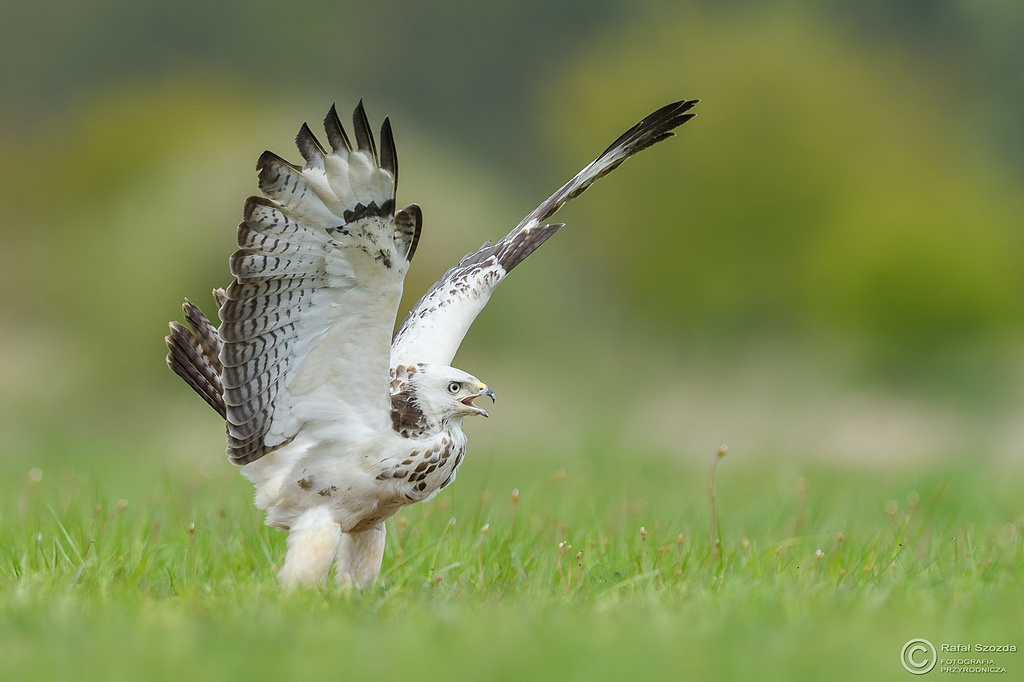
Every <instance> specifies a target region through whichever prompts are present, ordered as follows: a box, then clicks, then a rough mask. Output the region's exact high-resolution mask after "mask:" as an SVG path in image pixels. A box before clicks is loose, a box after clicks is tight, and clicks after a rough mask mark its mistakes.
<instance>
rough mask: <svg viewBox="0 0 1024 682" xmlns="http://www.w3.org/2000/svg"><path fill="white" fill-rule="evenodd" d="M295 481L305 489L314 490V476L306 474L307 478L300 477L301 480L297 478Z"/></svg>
mask: <svg viewBox="0 0 1024 682" xmlns="http://www.w3.org/2000/svg"><path fill="white" fill-rule="evenodd" d="M295 482H296V483H297V484H298V486H299V487H300V488H302V489H303V490H312V489H313V477H312V476H306V477H305V478H300V479H299V480H297V481H295Z"/></svg>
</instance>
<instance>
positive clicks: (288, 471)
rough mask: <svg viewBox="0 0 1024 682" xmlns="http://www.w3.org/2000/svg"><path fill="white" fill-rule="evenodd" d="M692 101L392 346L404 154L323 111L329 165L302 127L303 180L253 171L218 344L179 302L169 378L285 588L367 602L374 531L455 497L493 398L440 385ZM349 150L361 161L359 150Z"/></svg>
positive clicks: (408, 234)
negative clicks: (564, 224) (275, 536)
mask: <svg viewBox="0 0 1024 682" xmlns="http://www.w3.org/2000/svg"><path fill="white" fill-rule="evenodd" d="M695 104H696V100H688V101H680V102H676V103H673V104H670V105H668V106H666V107H663V108H661V109H659V110H658V111H656V112H654V113H653V114H651V115H650V116H648V117H647V118H645V119H644V120H642V121H641V122H640V123H638V124H637V125H635V126H633V127H632V128H630V129H629V130H628V131H626V133H624V134H623V135H622V136H620V137H619V138H618V139H617V140H616V141H615V142H613V143H612V145H611V146H609V147H608V148H607V149H606V150H605V151H604V153H602V154H601V155H600V156H599V157H598V158H597V159H595V160H594V161H593V162H591V163H590V164H588V165H587V166H586V167H585V168H584V169H583V170H582V171H580V172H579V173H578V174H577V175H576V176H575V177H573V178H572V179H571V180H570V181H569V182H567V183H566V184H565V185H563V186H562V187H561V188H559V190H558V191H557V192H555V193H554V194H553V195H551V197H549V198H548V199H547V200H546V201H544V202H543V203H541V204H540V206H538V207H537V208H536V209H534V210H533V211H532V212H530V213H529V214H528V215H527V216H526V217H525V218H524V219H523V221H522V222H520V223H519V225H517V226H516V227H515V228H513V229H512V231H511V232H509V233H508V234H507V235H505V237H503V238H502V239H501V240H499V241H498V242H497V243H496V244H490V243H488V244H485V245H484V246H483V247H481V248H480V249H479V250H478V251H476V252H474V253H471V254H469V255H467V256H466V257H465V258H463V259H462V260H461V261H460V262H459V263H458V264H457V265H456V266H454V267H453V268H451V269H450V270H448V271H447V272H446V273H445V275H444V276H443V277H442V278H441V279H439V280H438V281H437V282H436V283H435V284H434V285H433V286H432V287H431V288H430V289H429V290H428V291H427V292H426V294H424V296H423V297H422V298H421V299H420V301H419V302H418V303H417V304H416V305H415V306H414V307H413V309H412V310H411V311H410V313H409V315H408V316H407V317H406V318H405V321H404V322H403V323H402V325H401V326H400V327H399V329H398V331H397V332H395V333H394V335H392V330H393V328H394V323H395V317H396V313H397V309H398V304H399V300H400V299H401V295H402V285H403V282H404V279H405V275H406V272H407V270H408V267H409V262H410V261H411V260H412V257H413V256H414V255H415V252H416V246H417V244H418V242H419V238H420V232H421V228H422V213H421V211H420V208H419V207H418V206H417V205H416V204H411V205H409V206H407V207H406V208H404V209H401V210H396V204H395V200H396V189H397V184H398V154H397V152H396V146H395V141H394V135H393V132H392V129H391V124H390V122H389V120H388V119H385V120H384V123H383V125H382V126H381V130H380V147H379V149H378V146H377V141H376V139H375V138H374V135H373V133H372V131H371V129H370V125H369V119H368V117H367V115H366V112H365V110H364V108H363V104H362V102H360V103H359V105H358V106H357V107H356V109H355V112H354V113H353V119H352V125H353V128H352V129H353V137H349V135H348V133H347V132H346V130H345V128H344V126H343V125H342V123H341V120H340V118H339V117H338V114H337V110H336V109H335V107H333V106H332V107H331V109H330V111H329V112H328V114H327V117H326V118H325V119H324V129H325V132H326V136H327V142H328V146H329V149H328V148H327V147H324V145H323V144H321V142H320V141H319V140H318V139H317V138H316V136H315V135H314V134H313V132H312V130H311V129H310V128H309V126H308V125H306V124H303V125H302V127H301V128H300V129H299V133H298V135H297V136H296V146H297V147H298V150H299V154H300V155H301V156H302V158H303V160H304V164H302V165H301V166H300V165H294V164H292V163H289V162H288V161H285V160H284V159H282V158H281V157H279V156H277V155H276V154H273V153H272V152H269V151H268V152H264V153H263V154H262V155H261V156H260V158H259V161H258V163H257V169H258V173H259V176H258V177H259V180H258V186H259V189H260V191H261V193H262V196H258V197H250V198H249V199H248V200H246V202H245V206H244V210H243V220H242V223H241V224H240V225H239V227H238V235H237V242H238V250H237V251H236V252H235V253H234V254H232V256H231V258H230V261H229V264H230V270H231V274H232V275H233V276H234V281H233V282H231V284H230V286H229V287H228V288H227V289H226V290H220V289H218V290H215V292H214V297H215V301H216V303H217V309H218V315H219V317H220V327H218V328H215V327H214V326H213V324H212V323H211V322H210V321H209V320H208V319H207V318H206V316H205V315H203V313H202V311H201V310H199V308H197V307H196V306H194V305H193V304H191V303H189V302H187V301H186V303H185V307H184V312H185V319H186V324H180V323H177V322H172V323H171V333H170V334H169V335H168V337H167V346H168V356H167V362H168V365H169V366H170V367H171V369H172V370H174V372H175V373H177V374H178V375H179V376H180V377H181V378H182V379H183V380H184V381H185V382H186V383H187V384H188V385H189V386H191V387H192V389H193V390H194V391H195V392H196V393H198V394H199V395H200V396H201V397H202V398H203V399H204V400H205V401H206V402H207V403H208V404H209V405H210V406H211V407H213V408H214V409H215V410H216V411H217V412H218V413H219V414H220V415H221V416H222V417H224V419H225V422H226V427H227V454H228V456H229V458H230V460H231V461H232V462H233V463H235V464H238V465H240V466H241V467H242V471H243V473H244V474H245V475H246V477H248V478H249V479H250V480H251V481H252V482H253V484H254V485H255V487H256V502H257V504H258V505H259V506H260V507H261V508H264V509H266V510H267V523H268V524H270V525H273V526H277V527H280V528H284V529H287V530H289V531H290V534H289V538H288V552H287V555H286V557H285V562H284V568H283V569H282V570H281V573H280V576H281V579H282V581H283V582H284V583H285V584H289V585H293V584H307V583H317V582H320V581H322V580H323V579H324V577H325V576H326V574H327V572H328V570H329V569H330V567H331V565H332V564H336V566H337V577H338V579H339V581H341V582H347V583H354V584H356V585H368V584H372V583H373V582H374V580H376V577H377V573H378V572H379V569H380V563H381V557H382V555H383V548H384V525H383V524H384V521H385V520H386V519H387V518H388V517H390V516H391V515H392V514H394V513H395V511H397V510H398V509H400V508H401V507H402V506H405V505H408V504H412V503H414V502H418V501H422V500H425V499H429V498H430V497H431V496H433V495H434V494H436V493H437V492H438V491H439V490H441V489H442V488H444V487H445V486H447V485H449V484H450V483H451V482H452V481H453V480H454V478H455V475H456V471H457V469H458V466H459V464H460V463H461V462H462V459H463V457H464V454H465V444H466V438H465V435H464V433H463V431H462V420H463V419H464V418H465V417H467V416H474V415H483V416H486V415H487V413H486V412H485V411H484V410H483V409H482V408H480V407H479V406H477V405H474V403H473V401H474V400H475V399H477V398H479V397H481V396H488V397H491V398H492V399H493V397H494V393H493V392H492V391H491V389H490V388H489V387H488V386H487V385H486V384H484V383H483V382H481V381H479V380H478V379H476V377H473V376H472V375H470V374H467V373H465V372H463V371H461V370H457V369H455V368H452V367H449V366H448V365H449V364H450V362H451V360H452V358H453V357H454V355H455V353H456V351H457V350H458V347H459V344H460V343H461V342H462V339H463V338H464V337H465V335H466V332H467V331H468V329H469V327H470V325H471V324H472V322H473V320H474V319H475V318H476V316H477V315H478V314H479V312H480V311H481V310H482V309H483V307H484V305H486V303H487V300H488V299H489V297H490V295H491V293H492V292H493V291H494V288H495V287H496V286H497V285H498V284H499V283H500V282H501V281H502V280H504V278H505V277H506V276H507V275H508V273H509V272H510V271H511V270H512V269H513V268H515V266H516V265H518V264H519V263H521V262H522V261H523V259H525V258H526V257H527V256H529V255H530V254H531V253H532V252H533V251H534V250H535V249H537V248H538V247H539V246H540V245H541V244H543V243H544V241H546V240H547V239H548V238H549V237H551V235H553V234H554V233H555V232H556V231H557V230H558V229H559V228H560V227H561V225H560V224H550V223H547V222H546V221H547V219H548V218H549V217H550V216H551V215H552V214H554V213H555V211H557V210H558V209H559V208H560V207H561V206H562V205H563V204H565V202H567V201H569V200H570V199H572V198H574V197H576V196H579V194H580V193H582V192H583V191H584V190H586V189H587V188H588V187H590V185H591V184H593V183H594V182H595V181H596V180H597V179H598V178H600V177H602V176H604V175H606V174H608V173H609V172H611V171H612V170H614V169H615V168H616V167H618V166H619V165H620V164H621V163H622V162H623V161H625V160H626V159H627V158H629V157H630V156H632V155H633V154H635V153H637V152H638V151H640V150H642V149H645V148H646V147H649V146H651V145H652V144H655V143H656V142H658V141H660V140H663V139H665V138H666V137H668V136H671V135H672V134H673V133H672V130H673V129H675V128H676V127H678V126H680V125H682V124H683V123H685V122H686V121H687V120H689V119H690V118H691V117H692V116H693V114H692V113H688V112H689V110H690V109H691V108H692V107H693V106H694V105H695ZM353 139H354V140H355V144H353V142H352V141H353Z"/></svg>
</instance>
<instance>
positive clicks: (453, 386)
mask: <svg viewBox="0 0 1024 682" xmlns="http://www.w3.org/2000/svg"><path fill="white" fill-rule="evenodd" d="M461 390H462V384H460V383H459V382H457V381H453V382H451V383H450V384H448V392H449V393H451V394H452V395H455V394H456V393H458V392H459V391H461Z"/></svg>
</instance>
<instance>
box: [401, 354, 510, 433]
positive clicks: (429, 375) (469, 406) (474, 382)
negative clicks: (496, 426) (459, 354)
mask: <svg viewBox="0 0 1024 682" xmlns="http://www.w3.org/2000/svg"><path fill="white" fill-rule="evenodd" d="M410 383H411V385H412V389H413V391H412V393H413V395H414V396H415V398H414V399H415V401H416V404H417V405H418V406H419V408H420V409H421V410H423V412H424V414H426V415H428V416H430V417H433V418H435V419H437V420H438V421H443V420H451V419H462V418H464V417H469V416H472V415H481V416H483V417H488V416H490V415H488V414H487V410H485V409H483V408H482V407H478V406H477V405H474V404H473V401H474V400H476V399H477V398H480V397H482V396H487V397H488V398H490V399H491V402H494V391H492V390H491V389H490V387H488V386H487V384H485V383H484V382H482V381H480V380H479V379H477V378H476V377H475V376H473V375H472V374H468V373H466V372H463V371H462V370H461V369H455V368H454V367H444V366H439V365H419V366H418V368H417V371H416V373H415V374H414V375H413V376H412V377H411V379H410Z"/></svg>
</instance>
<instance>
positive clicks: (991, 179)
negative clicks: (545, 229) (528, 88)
mask: <svg viewBox="0 0 1024 682" xmlns="http://www.w3.org/2000/svg"><path fill="white" fill-rule="evenodd" d="M615 43H616V47H615V49H607V48H606V47H601V48H597V47H595V48H594V49H592V50H588V51H584V52H582V53H581V54H580V55H579V57H578V58H577V59H576V60H575V61H574V63H573V64H572V65H571V66H569V67H568V68H567V69H566V70H564V71H563V72H562V73H561V74H560V76H559V77H558V78H557V79H555V80H554V81H553V82H551V83H549V84H548V86H547V89H546V95H547V96H545V97H543V98H542V99H543V101H544V102H545V103H547V107H548V111H549V112H550V114H549V116H547V117H546V120H550V121H552V127H551V132H550V135H551V139H552V140H556V141H557V140H568V149H567V150H566V152H567V153H571V155H572V156H573V157H576V158H578V157H579V156H580V155H584V154H585V151H584V150H585V149H586V148H587V146H588V145H590V144H592V140H594V139H599V138H600V137H601V134H602V132H603V131H607V130H615V129H616V127H617V126H621V121H623V120H629V119H628V117H629V116H630V115H631V114H632V113H633V112H637V111H645V110H648V109H651V108H653V107H654V106H655V105H657V104H660V103H662V102H664V101H668V100H669V99H671V98H675V97H679V96H686V97H691V96H698V97H702V98H703V99H704V101H703V102H702V104H701V105H700V106H699V107H698V109H697V110H698V112H699V115H698V118H697V119H696V120H695V121H694V122H693V123H691V124H689V125H688V126H687V128H685V129H683V131H681V138H682V139H681V140H680V141H679V142H675V143H673V145H675V146H673V147H671V148H670V147H668V146H665V147H662V148H660V149H657V150H654V151H652V152H650V153H649V155H647V156H644V157H641V158H639V159H637V160H635V161H633V162H631V163H633V164H636V165H643V166H645V170H644V172H633V173H623V174H622V176H620V177H617V178H616V180H615V181H614V182H609V183H608V185H606V186H604V187H602V189H601V190H600V191H599V192H594V194H593V195H592V196H587V197H586V198H585V199H584V200H582V201H580V202H579V203H578V205H576V206H575V207H573V208H572V209H570V210H572V211H575V212H576V213H575V215H577V216H582V217H577V218H575V219H574V220H579V221H581V222H589V223H597V224H601V225H604V226H605V227H606V228H607V229H602V230H594V231H592V232H590V233H589V235H588V239H586V240H584V241H582V243H583V244H584V245H585V248H587V249H589V250H590V253H591V255H592V256H593V257H594V258H595V259H597V260H599V261H601V262H602V263H606V264H607V272H608V273H609V275H608V276H609V277H611V278H614V280H615V282H616V286H615V287H613V288H612V289H613V290H614V289H618V290H620V291H621V292H622V296H623V299H624V300H628V301H629V302H630V305H632V306H633V307H634V309H635V312H636V315H637V319H640V320H644V319H646V320H652V319H660V320H661V322H660V324H661V325H662V326H663V327H665V328H667V329H672V330H674V331H677V332H681V331H683V330H690V332H691V333H692V334H694V335H696V336H698V337H699V336H702V335H703V336H707V335H710V336H711V338H712V339H715V340H717V341H721V340H722V339H723V338H727V337H728V338H733V339H740V340H748V339H750V338H751V337H756V336H758V335H770V336H779V335H781V336H782V337H789V338H793V337H794V335H803V334H814V335H816V336H817V338H819V339H821V340H824V339H827V338H830V337H831V338H833V339H834V338H836V337H840V338H843V339H845V340H847V341H848V342H850V341H852V342H853V343H854V344H855V345H857V344H861V345H863V347H864V349H865V350H866V351H867V357H868V358H869V359H871V360H872V361H880V363H881V364H880V368H881V369H883V370H889V369H892V368H894V367H896V366H900V365H913V364H915V363H917V362H918V361H921V360H925V361H926V362H925V363H924V366H925V368H927V369H930V370H934V369H937V368H936V367H935V366H934V364H932V363H930V362H928V361H929V360H939V361H942V360H943V359H944V358H948V357H949V353H948V352H947V351H950V350H951V349H953V348H960V347H962V346H964V345H965V344H967V345H976V346H979V347H986V348H988V347H990V346H991V345H992V344H996V345H998V344H999V343H1000V341H1001V340H1006V339H1007V338H1008V333H1019V331H1020V330H1021V326H1022V321H1024V287H1022V285H1024V271H1022V269H1021V268H1020V266H1019V261H1020V254H1021V253H1022V252H1024V251H1022V249H1024V243H1022V238H1024V235H1022V233H1021V229H1020V228H1021V218H1020V216H1021V215H1024V211H1022V209H1024V206H1022V202H1021V195H1020V193H1019V191H1014V190H1012V187H1013V178H1012V176H1010V175H1009V174H1006V173H1000V172H999V171H998V169H996V168H993V167H992V166H991V163H990V160H989V159H988V158H987V157H986V156H985V155H984V154H983V153H978V152H977V150H976V149H975V147H974V143H976V138H973V137H972V136H971V135H970V134H969V133H967V132H966V131H965V130H964V127H963V126H962V125H961V122H960V116H961V114H962V106H961V101H960V100H958V99H957V97H956V92H955V91H951V90H950V88H949V84H948V83H946V82H944V81H943V80H942V79H941V78H935V77H934V75H933V74H930V73H929V72H926V71H924V72H923V71H921V70H920V69H918V68H916V67H917V65H916V64H915V62H914V60H913V59H911V58H910V57H909V56H908V55H907V53H906V52H905V50H903V49H901V48H899V47H896V46H893V45H886V46H882V45H879V46H875V47H874V49H871V50H864V49H863V47H861V46H859V45H858V44H857V43H856V42H855V41H852V40H851V39H850V38H849V36H848V35H846V34H844V32H842V31H840V30H837V29H836V28H834V27H831V28H830V27H829V26H827V25H823V24H820V23H818V22H816V21H813V20H809V19H808V18H806V17H804V16H800V15H798V14H796V13H794V12H787V11H782V12H779V11H775V10H773V11H770V12H769V11H767V10H766V11H763V12H750V11H749V10H743V11H739V10H737V9H734V10H732V11H697V10H692V9H691V10H689V11H676V12H659V13H657V14H652V15H651V16H650V17H648V18H647V19H646V20H645V21H642V22H639V23H637V24H636V25H634V26H632V27H631V28H630V30H629V31H627V32H626V33H625V34H623V33H622V32H618V33H617V34H616V36H615ZM595 44H596V45H603V44H604V42H603V41H600V40H599V41H596V43H595ZM627 243H628V247H627V246H624V244H627Z"/></svg>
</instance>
